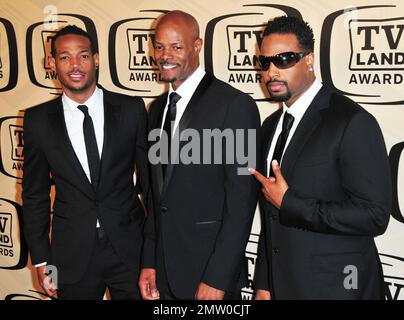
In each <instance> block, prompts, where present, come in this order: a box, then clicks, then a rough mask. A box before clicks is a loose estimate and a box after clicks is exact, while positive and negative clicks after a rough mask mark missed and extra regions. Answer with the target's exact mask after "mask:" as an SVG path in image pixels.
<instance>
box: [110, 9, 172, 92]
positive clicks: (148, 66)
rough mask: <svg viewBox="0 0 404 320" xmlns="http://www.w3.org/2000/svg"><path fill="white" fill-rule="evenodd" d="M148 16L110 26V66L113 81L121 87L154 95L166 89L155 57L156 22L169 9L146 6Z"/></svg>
mask: <svg viewBox="0 0 404 320" xmlns="http://www.w3.org/2000/svg"><path fill="white" fill-rule="evenodd" d="M141 12H142V13H143V15H144V16H142V17H136V18H132V19H125V20H121V21H117V22H116V23H114V24H113V25H112V26H111V28H110V30H109V40H108V50H109V64H110V65H109V68H110V72H111V78H112V82H113V83H114V85H115V86H117V87H118V88H121V89H125V90H130V91H134V92H136V94H137V95H138V96H141V97H144V98H154V97H157V96H159V95H160V94H162V93H163V91H164V90H165V87H164V86H162V85H161V76H160V72H159V69H158V66H157V63H156V61H155V59H154V53H153V41H154V34H155V29H154V27H155V26H154V24H155V21H156V19H157V17H158V16H159V15H161V14H163V13H165V12H167V11H166V10H142V11H141Z"/></svg>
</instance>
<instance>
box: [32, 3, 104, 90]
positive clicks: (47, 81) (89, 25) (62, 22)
mask: <svg viewBox="0 0 404 320" xmlns="http://www.w3.org/2000/svg"><path fill="white" fill-rule="evenodd" d="M46 8H48V9H49V11H48V13H49V15H47V16H45V19H44V20H43V21H41V22H37V23H34V24H32V25H31V26H29V28H28V30H27V35H26V56H27V67H28V74H29V78H30V80H31V82H32V83H33V84H34V85H36V86H38V87H40V88H44V89H49V92H50V93H51V94H60V92H61V89H62V88H61V85H60V82H59V80H58V79H57V75H56V73H55V72H54V71H52V70H51V68H50V66H49V57H50V56H51V41H52V37H53V36H54V34H55V33H56V31H57V30H59V29H61V28H63V27H64V26H66V25H76V26H78V27H80V28H82V29H84V30H86V31H87V32H88V33H89V34H90V35H91V36H92V38H93V40H94V44H95V47H96V49H97V50H98V39H97V32H96V29H95V25H94V22H93V21H92V20H91V19H90V18H88V17H86V16H83V15H79V14H72V13H58V12H57V9H56V7H54V6H47V7H46ZM48 9H47V10H48ZM44 12H45V11H44ZM97 78H98V73H97Z"/></svg>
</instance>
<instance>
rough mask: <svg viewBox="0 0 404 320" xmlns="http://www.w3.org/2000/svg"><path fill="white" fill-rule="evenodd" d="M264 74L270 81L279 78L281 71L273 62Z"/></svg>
mask: <svg viewBox="0 0 404 320" xmlns="http://www.w3.org/2000/svg"><path fill="white" fill-rule="evenodd" d="M264 73H265V75H266V76H267V77H268V78H269V79H272V78H275V77H278V76H279V69H278V68H277V67H276V66H275V65H274V64H273V62H271V63H270V64H269V68H268V70H266V71H264Z"/></svg>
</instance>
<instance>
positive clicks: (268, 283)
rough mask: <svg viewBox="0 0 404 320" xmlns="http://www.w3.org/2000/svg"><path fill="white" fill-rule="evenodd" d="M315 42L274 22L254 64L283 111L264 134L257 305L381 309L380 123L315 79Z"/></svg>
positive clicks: (288, 21)
mask: <svg viewBox="0 0 404 320" xmlns="http://www.w3.org/2000/svg"><path fill="white" fill-rule="evenodd" d="M313 51H314V37H313V32H312V29H311V28H310V26H309V25H308V24H307V23H305V22H304V21H301V20H300V19H297V18H295V17H279V18H276V19H274V20H273V21H270V22H269V23H268V25H267V27H266V29H265V31H264V38H263V41H262V44H261V56H260V57H259V61H260V64H261V67H262V75H263V80H264V81H265V85H266V88H267V90H268V92H269V95H270V98H271V99H272V100H273V101H277V102H280V103H281V105H282V108H280V109H279V110H278V111H276V112H275V113H273V114H272V115H270V116H269V117H268V118H267V119H266V120H265V121H264V124H263V148H262V150H263V154H262V157H263V160H264V161H265V163H266V165H265V166H264V168H263V169H262V174H261V173H259V172H258V171H257V170H254V169H251V172H252V173H253V174H254V175H255V177H256V178H257V180H258V181H260V182H261V184H262V196H261V199H260V208H261V213H262V235H261V242H260V247H259V255H258V261H257V268H256V288H257V291H256V299H270V298H275V299H383V298H384V292H383V272H382V266H381V263H380V260H379V256H378V252H377V249H376V246H375V243H374V237H375V236H378V235H380V234H382V233H384V231H385V229H386V227H387V224H388V220H389V210H390V206H391V181H390V170H389V164H388V158H387V153H386V147H385V144H384V140H383V136H382V133H381V131H380V128H379V126H378V124H377V122H376V120H375V119H374V118H373V116H371V115H370V114H369V113H368V112H367V111H365V110H364V109H363V108H362V107H360V106H359V105H358V104H356V103H355V102H353V101H352V100H350V99H348V98H346V97H344V96H342V95H341V94H339V93H335V92H332V91H331V90H330V89H328V88H327V87H326V85H322V84H321V83H320V82H319V81H318V80H316V77H315V73H314V71H313V64H314V53H313Z"/></svg>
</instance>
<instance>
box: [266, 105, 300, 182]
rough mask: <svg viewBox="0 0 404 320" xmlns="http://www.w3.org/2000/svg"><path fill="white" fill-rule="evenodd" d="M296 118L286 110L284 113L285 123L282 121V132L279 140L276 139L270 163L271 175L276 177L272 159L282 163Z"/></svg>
mask: <svg viewBox="0 0 404 320" xmlns="http://www.w3.org/2000/svg"><path fill="white" fill-rule="evenodd" d="M294 120H295V118H294V117H293V116H292V115H291V114H290V113H288V112H285V114H284V115H283V123H282V132H281V133H280V135H279V136H278V140H277V141H276V145H275V150H274V155H273V157H272V160H271V163H270V165H269V168H270V170H269V176H270V177H274V173H273V172H272V161H273V160H277V161H278V163H279V165H280V164H281V159H282V154H283V149H285V144H286V141H287V140H288V136H289V132H290V129H291V128H292V125H293V121H294Z"/></svg>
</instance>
